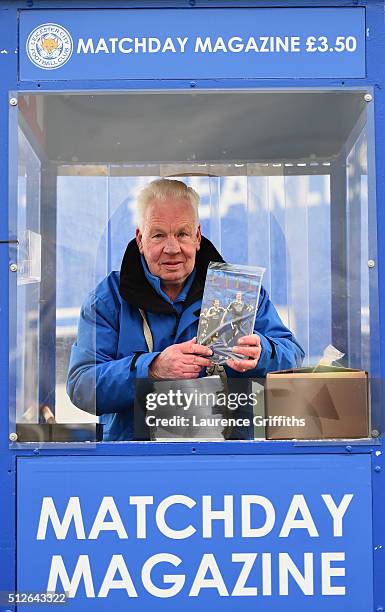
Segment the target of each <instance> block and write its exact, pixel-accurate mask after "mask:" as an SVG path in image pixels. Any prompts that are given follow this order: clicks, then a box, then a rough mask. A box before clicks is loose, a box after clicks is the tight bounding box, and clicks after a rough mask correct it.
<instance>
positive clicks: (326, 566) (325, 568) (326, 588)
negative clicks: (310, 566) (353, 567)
mask: <svg viewBox="0 0 385 612" xmlns="http://www.w3.org/2000/svg"><path fill="white" fill-rule="evenodd" d="M332 561H345V553H343V552H324V553H321V567H322V595H345V587H344V586H332V585H331V577H332V576H345V568H344V567H331V566H330V564H331V562H332Z"/></svg>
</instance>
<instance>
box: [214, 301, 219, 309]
mask: <svg viewBox="0 0 385 612" xmlns="http://www.w3.org/2000/svg"><path fill="white" fill-rule="evenodd" d="M214 308H215V310H218V308H219V300H214Z"/></svg>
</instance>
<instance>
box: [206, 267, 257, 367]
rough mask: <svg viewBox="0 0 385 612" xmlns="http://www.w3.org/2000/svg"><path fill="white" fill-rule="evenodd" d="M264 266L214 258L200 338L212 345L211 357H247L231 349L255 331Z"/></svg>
mask: <svg viewBox="0 0 385 612" xmlns="http://www.w3.org/2000/svg"><path fill="white" fill-rule="evenodd" d="M264 272H265V268H257V267H254V266H239V265H234V264H227V263H218V262H211V263H210V264H209V267H208V269H207V276H206V283H205V289H204V293H203V300H202V307H201V314H200V317H199V326H198V335H197V341H198V343H199V344H204V345H206V346H209V347H210V348H211V349H212V350H213V352H214V354H213V356H212V358H211V359H212V361H213V362H214V363H216V364H221V363H225V362H226V361H227V360H228V359H244V357H243V356H241V355H239V354H236V353H235V352H234V351H233V350H232V349H233V347H234V346H235V345H236V343H237V341H238V340H239V338H240V337H241V336H248V335H250V334H252V333H253V330H254V323H255V316H256V312H257V306H258V300H259V294H260V291H261V284H262V278H263V274H264Z"/></svg>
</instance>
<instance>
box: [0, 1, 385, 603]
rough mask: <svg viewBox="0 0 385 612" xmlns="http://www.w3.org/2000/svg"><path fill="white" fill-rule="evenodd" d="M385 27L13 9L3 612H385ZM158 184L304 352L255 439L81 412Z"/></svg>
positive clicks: (223, 7)
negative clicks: (196, 199)
mask: <svg viewBox="0 0 385 612" xmlns="http://www.w3.org/2000/svg"><path fill="white" fill-rule="evenodd" d="M383 9H384V7H383V2H380V1H378V0H376V1H374V0H373V1H372V0H367V1H364V0H351V1H347V2H344V3H341V2H337V0H330V1H329V2H324V1H323V0H318V1H316V0H307V1H305V0H304V1H296V2H294V3H289V2H286V1H284V0H282V1H281V0H279V1H278V2H271V1H270V0H266V1H265V2H257V1H256V0H245V1H244V2H235V1H231V0H229V1H223V2H216V1H208V0H206V1H205V0H185V1H182V0H169V1H168V2H166V1H165V0H159V1H157V0H152V1H150V0H149V1H148V2H139V1H135V0H132V1H131V0H116V1H114V2H108V3H107V2H103V1H102V0H93V1H91V0H83V1H82V0H74V1H71V2H63V1H61V0H26V1H25V2H22V1H18V0H16V1H12V2H11V1H10V0H7V1H5V0H0V75H1V82H0V90H1V96H0V134H1V138H0V174H1V176H2V181H1V183H0V202H1V212H0V270H1V275H0V279H1V288H0V338H1V343H0V364H1V367H0V391H1V392H0V401H1V409H0V419H1V428H0V432H1V436H0V492H1V495H0V518H1V523H0V525H1V527H0V607H1V610H4V611H13V610H16V609H17V610H18V609H19V608H20V609H21V606H22V605H26V604H28V605H29V606H30V609H35V608H36V609H37V607H38V606H41V605H43V604H44V605H46V606H48V605H50V606H53V605H56V604H60V603H63V604H64V605H65V606H66V609H68V610H71V611H72V610H74V611H81V612H85V611H86V610H91V609H92V610H107V609H111V607H113V608H114V609H115V610H119V611H122V610H126V609H130V610H133V611H144V610H146V611H148V610H154V612H155V611H157V610H159V611H166V610H167V612H171V611H177V612H180V610H186V611H187V610H201V609H206V608H210V609H211V610H221V611H222V610H223V611H233V610H234V609H236V608H238V607H241V608H242V610H245V611H246V610H247V611H248V610H255V609H258V610H261V611H263V612H269V611H273V610H274V611H275V610H278V609H279V610H290V611H291V610H296V612H302V611H305V610H309V609H310V610H312V611H314V612H323V611H327V612H346V611H348V610H349V612H369V611H371V610H374V611H376V612H382V611H383V610H385V581H384V575H385V557H384V555H385V529H384V512H385V482H384V469H385V464H384V460H383V432H384V426H385V423H384V421H385V411H384V408H383V398H382V377H383V376H384V374H385V365H384V355H385V340H384V338H383V336H384V337H385V334H384V330H385V312H384V304H383V299H382V298H383V294H384V290H385V289H384V288H385V277H384V270H385V251H384V248H383V244H384V243H383V241H382V239H381V238H382V231H383V230H384V228H385V216H384V210H383V207H382V205H381V202H382V201H383V199H385V180H384V172H383V166H384V151H385V93H384V91H385V73H384V70H383V63H384V62H383V57H384V56H385V26H384V13H383ZM157 177H183V180H184V181H185V182H186V183H188V184H189V185H191V186H192V187H194V189H195V190H196V191H198V193H199V194H200V196H201V205H200V219H201V227H202V232H203V234H204V235H205V236H207V237H208V238H209V239H210V240H211V241H212V242H213V244H214V245H215V246H216V248H217V249H218V250H219V251H220V252H221V254H222V255H223V257H224V259H225V260H226V261H228V262H231V263H234V264H239V265H252V266H262V267H264V268H265V269H266V272H265V276H264V281H263V284H264V287H265V288H266V289H267V291H268V292H269V294H270V296H271V298H272V301H273V302H274V304H275V306H276V308H277V310H278V313H279V315H280V317H281V319H282V320H283V321H284V323H285V324H286V325H287V326H288V327H290V329H291V330H293V331H294V333H295V335H296V337H297V339H298V341H299V342H300V344H301V345H302V346H303V348H304V351H305V360H304V366H305V371H304V373H303V386H301V384H300V383H297V385H295V384H293V380H294V378H293V376H297V375H298V374H295V373H294V374H286V375H284V378H285V376H286V380H287V381H289V382H288V386H286V387H285V388H284V391H285V393H284V399H283V400H282V393H281V395H280V394H279V393H278V392H277V388H275V391H274V389H272V386H271V385H273V386H274V384H275V383H274V380H276V379H274V375H272V376H271V378H270V379H269V377H268V380H267V382H266V381H255V382H253V383H251V385H252V386H251V389H253V392H255V394H256V396H258V398H259V399H258V401H257V402H256V404H255V406H253V414H252V418H251V432H252V433H251V434H250V429H249V430H248V432H249V433H248V435H247V436H246V437H247V439H232V440H229V439H224V438H223V436H218V438H215V437H214V439H206V437H205V435H202V433H200V434H191V435H190V437H189V438H186V437H184V438H181V439H175V436H174V437H173V438H167V435H166V434H165V433H164V432H161V431H155V432H154V431H152V432H151V439H147V440H144V439H143V438H142V439H140V438H141V436H140V435H138V436H136V437H137V439H134V440H121V441H117V442H106V441H103V440H102V434H103V432H102V431H101V426H100V423H99V419H98V416H97V414H96V411H94V412H93V413H92V411H90V412H84V411H82V410H80V409H79V408H78V407H77V406H75V405H74V404H73V403H72V402H71V400H70V398H69V396H68V395H67V393H66V378H67V371H68V362H69V355H70V351H71V346H72V345H73V343H74V342H75V341H76V336H77V324H78V319H79V313H80V308H81V305H82V303H83V301H84V299H85V298H86V296H87V294H88V293H89V292H90V291H92V290H93V288H94V287H95V286H96V285H97V284H98V283H99V282H100V281H101V280H102V279H103V278H104V277H105V276H106V275H107V274H108V273H110V272H111V271H112V270H119V269H120V265H121V260H122V257H123V254H124V251H125V248H126V245H127V243H128V241H129V240H130V239H131V238H132V237H133V236H134V232H135V227H136V226H135V206H136V195H137V193H138V191H139V190H140V189H141V188H142V187H143V186H145V185H146V184H147V183H148V182H149V181H150V180H152V179H154V178H157ZM330 345H331V346H332V347H335V348H336V349H337V350H338V351H339V355H340V359H339V366H340V367H339V369H338V370H333V373H330V371H327V372H326V374H325V371H324V370H323V369H322V368H321V367H319V364H320V362H321V363H324V361H325V359H326V358H327V357H325V355H326V356H327V354H328V350H329V352H330V349H328V347H329V346H330ZM322 360H324V361H323V362H322ZM281 376H282V375H281ZM322 376H324V379H323V378H322ZM333 377H334V378H333ZM333 380H334V381H338V383H335V384H334V383H333ZM253 385H254V386H253ZM269 385H270V387H269ZM290 385H291V386H290ZM317 385H318V387H317ZM333 385H334V386H333ZM309 388H310V392H311V393H312V397H311V398H310V399H309V397H308V396H307V395H306V393H308V391H309ZM269 389H270V391H269ZM315 389H316V390H315ZM278 391H279V389H278ZM281 391H282V388H281ZM321 391H322V393H321ZM92 395H93V389H90V396H92ZM315 396H317V401H315ZM274 398H275V400H274ZM277 398H278V400H277ZM133 409H134V407H133V406H128V407H127V410H133ZM280 411H281V412H280ZM285 411H286V412H285ZM289 413H290V414H294V415H296V416H298V417H300V416H302V417H305V421H306V425H305V427H304V429H303V431H300V428H299V427H296V428H294V429H293V430H292V432H291V433H290V427H289V428H285V427H284V428H281V429H280V428H279V427H276V426H275V425H276V422H274V423H275V425H274V426H271V422H270V421H269V419H270V418H272V415H273V414H274V415H275V416H279V415H280V414H289Z"/></svg>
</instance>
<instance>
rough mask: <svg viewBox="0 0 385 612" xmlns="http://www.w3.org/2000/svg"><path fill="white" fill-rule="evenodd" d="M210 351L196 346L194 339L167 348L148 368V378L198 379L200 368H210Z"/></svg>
mask: <svg viewBox="0 0 385 612" xmlns="http://www.w3.org/2000/svg"><path fill="white" fill-rule="evenodd" d="M212 354H213V352H212V350H211V349H210V348H208V347H207V346H203V345H202V344H197V341H196V338H193V339H192V340H188V342H181V343H180V344H173V345H172V346H168V347H167V348H166V349H164V351H162V352H161V353H160V355H158V356H157V357H156V358H155V359H154V361H153V362H152V364H151V366H150V367H149V370H148V372H149V376H150V378H155V379H156V380H162V379H167V378H198V376H199V372H200V371H201V369H202V368H205V367H210V366H211V365H212V362H211V361H210V359H209V357H211V355H212Z"/></svg>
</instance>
